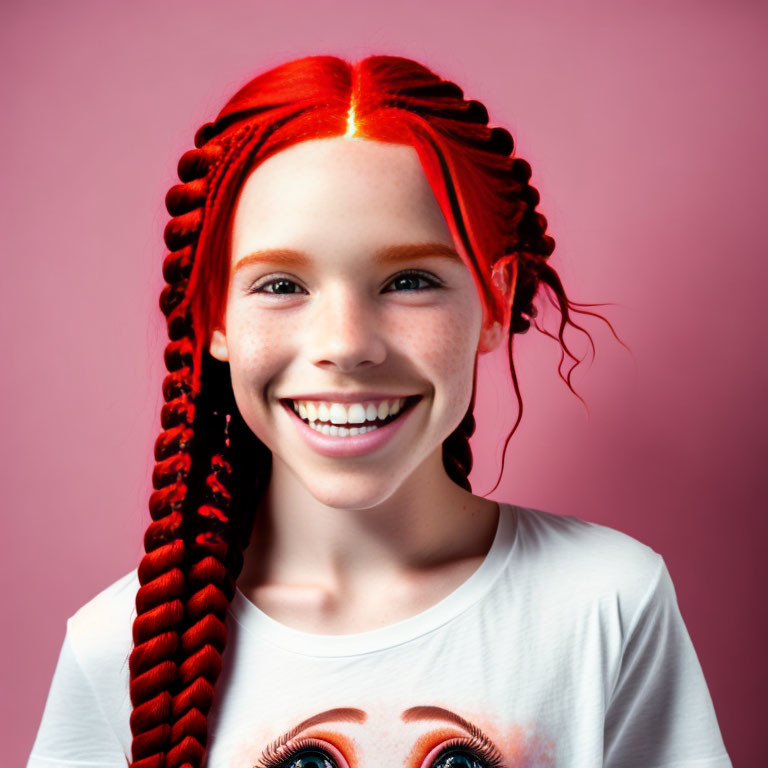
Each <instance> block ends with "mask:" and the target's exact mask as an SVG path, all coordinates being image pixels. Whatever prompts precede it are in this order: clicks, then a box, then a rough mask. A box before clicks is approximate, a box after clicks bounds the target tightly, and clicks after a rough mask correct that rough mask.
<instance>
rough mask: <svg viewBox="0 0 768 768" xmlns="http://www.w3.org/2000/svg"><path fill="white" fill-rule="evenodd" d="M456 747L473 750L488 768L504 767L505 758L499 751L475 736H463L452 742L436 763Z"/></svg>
mask: <svg viewBox="0 0 768 768" xmlns="http://www.w3.org/2000/svg"><path fill="white" fill-rule="evenodd" d="M456 747H466V748H467V749H469V750H471V751H472V752H473V753H474V755H475V756H476V757H479V758H480V759H481V760H482V761H483V762H484V763H485V765H487V766H488V768H501V766H502V765H503V757H502V755H500V754H499V751H498V750H497V749H496V748H495V747H490V746H487V745H485V744H483V742H482V741H480V739H478V738H477V737H475V736H471V737H468V736H462V737H460V738H457V739H455V740H453V741H451V743H450V744H447V745H446V746H445V749H443V750H441V751H440V754H438V756H437V757H436V758H435V763H437V762H438V761H439V760H440V758H441V757H442V756H443V755H444V754H446V753H447V752H448V751H449V750H451V749H456Z"/></svg>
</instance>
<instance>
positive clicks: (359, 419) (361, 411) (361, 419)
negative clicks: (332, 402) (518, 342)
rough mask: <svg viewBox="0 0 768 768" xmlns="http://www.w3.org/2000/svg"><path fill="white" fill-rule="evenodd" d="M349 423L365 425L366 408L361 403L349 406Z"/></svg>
mask: <svg viewBox="0 0 768 768" xmlns="http://www.w3.org/2000/svg"><path fill="white" fill-rule="evenodd" d="M349 423H350V424H365V408H363V406H362V405H360V403H352V405H350V406H349Z"/></svg>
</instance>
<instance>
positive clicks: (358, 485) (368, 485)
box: [302, 475, 401, 509]
mask: <svg viewBox="0 0 768 768" xmlns="http://www.w3.org/2000/svg"><path fill="white" fill-rule="evenodd" d="M302 484H303V485H304V487H305V488H306V489H307V491H308V492H309V493H310V494H311V495H312V496H313V497H314V498H315V499H317V501H319V502H320V503H321V504H324V505H325V506H327V507H331V508H333V509H370V508H371V507H375V506H377V505H378V504H382V503H384V502H385V501H387V499H389V498H390V497H391V496H393V495H394V494H395V492H396V491H397V489H398V488H399V487H400V485H401V484H400V483H396V482H394V480H393V478H392V477H391V476H390V477H389V478H387V479H384V478H380V481H379V482H376V481H372V480H371V478H370V477H357V478H356V477H354V475H352V476H350V477H349V478H343V477H339V476H338V475H335V476H333V477H328V478H326V479H325V480H323V479H319V478H318V479H317V481H315V480H314V479H310V478H304V479H303V482H302Z"/></svg>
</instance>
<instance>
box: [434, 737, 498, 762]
mask: <svg viewBox="0 0 768 768" xmlns="http://www.w3.org/2000/svg"><path fill="white" fill-rule="evenodd" d="M501 766H502V756H501V754H499V752H498V750H497V749H495V748H489V747H488V746H486V745H485V744H483V743H480V742H479V740H478V739H475V738H461V739H457V740H456V741H455V742H453V743H452V744H450V745H449V746H447V747H446V748H445V749H444V750H443V751H442V752H440V754H439V755H438V756H437V757H436V758H435V760H434V762H432V763H430V765H429V768H501ZM425 768H426V767H425Z"/></svg>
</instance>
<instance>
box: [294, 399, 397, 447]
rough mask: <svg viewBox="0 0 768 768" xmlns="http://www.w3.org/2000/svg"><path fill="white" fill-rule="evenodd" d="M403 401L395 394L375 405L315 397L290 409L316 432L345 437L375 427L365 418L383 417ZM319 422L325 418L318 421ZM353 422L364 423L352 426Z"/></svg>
mask: <svg viewBox="0 0 768 768" xmlns="http://www.w3.org/2000/svg"><path fill="white" fill-rule="evenodd" d="M404 404H405V398H402V397H400V398H396V399H394V400H382V401H381V402H380V403H378V405H377V404H376V403H368V404H367V405H365V404H364V403H350V404H348V405H345V404H344V403H332V402H317V401H314V402H313V401H309V400H307V401H299V400H296V401H294V402H293V410H294V411H296V413H297V414H298V415H299V417H300V418H302V419H303V420H304V421H306V422H308V423H309V426H310V427H312V428H313V429H315V430H316V431H317V432H321V433H322V434H325V435H333V436H338V437H347V436H351V435H362V434H365V433H366V432H370V431H371V430H372V429H378V427H379V426H381V425H378V424H368V425H365V422H366V421H369V422H370V421H375V420H376V419H379V420H384V419H386V418H388V417H391V416H395V415H396V414H398V413H400V411H401V410H402V408H403V405H404ZM318 422H326V423H324V424H320V423H318ZM328 422H330V423H328ZM352 424H360V425H365V426H360V427H353V426H351V425H352Z"/></svg>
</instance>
